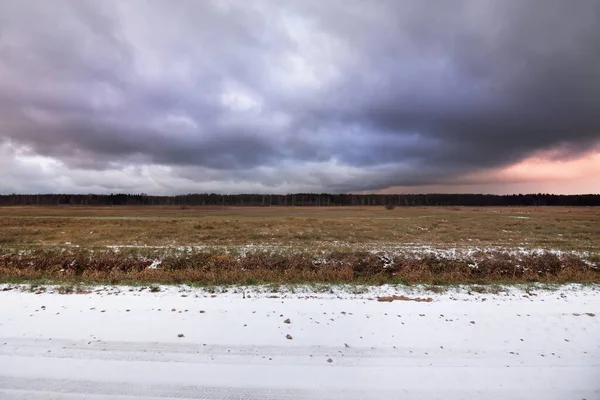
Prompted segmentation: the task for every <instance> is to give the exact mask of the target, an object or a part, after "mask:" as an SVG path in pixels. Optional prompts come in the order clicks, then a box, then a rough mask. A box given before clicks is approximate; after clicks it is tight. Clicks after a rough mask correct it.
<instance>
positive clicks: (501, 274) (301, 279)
mask: <svg viewBox="0 0 600 400" xmlns="http://www.w3.org/2000/svg"><path fill="white" fill-rule="evenodd" d="M40 280H41V281H50V282H57V283H73V282H85V283H89V284H139V283H140V282H144V283H147V284H182V283H190V284H194V285H228V284H239V285H254V284H271V283H278V284H303V283H356V284H375V285H379V284H386V283H389V284H456V283H464V284H494V283H528V282H545V283H570V282H579V283H600V260H598V258H597V257H593V258H592V259H590V258H585V257H582V256H579V255H576V254H572V253H564V254H554V253H551V252H538V253H526V254H515V253H510V252H501V251H496V252H488V253H474V254H470V255H468V256H463V257H453V258H447V257H441V256H439V255H435V254H424V255H419V254H400V255H395V256H390V255H389V254H386V253H376V252H366V251H332V252H327V253H320V254H311V253H306V252H269V251H251V252H247V253H245V254H242V255H239V254H231V253H224V252H219V251H206V250H204V251H203V250H200V251H193V252H181V253H165V255H164V256H162V257H160V258H156V257H154V258H152V257H148V256H146V255H143V253H139V252H137V253H136V252H130V253H127V252H124V253H121V252H115V251H114V250H89V249H37V250H31V251H27V252H8V251H6V250H4V251H0V281H2V282H28V281H40Z"/></svg>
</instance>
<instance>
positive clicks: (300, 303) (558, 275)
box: [0, 207, 600, 400]
mask: <svg viewBox="0 0 600 400" xmlns="http://www.w3.org/2000/svg"><path fill="white" fill-rule="evenodd" d="M599 239H600V209H597V208H560V207H556V208H554V207H552V208H551V207H547V208H508V207H507V208H463V207H457V208H434V207H432V208H396V209H394V210H386V209H384V208H383V207H371V208H308V207H302V208H301V207H297V208H276V207H264V208H241V207H238V208H222V207H219V208H203V207H200V208H183V209H182V208H179V207H104V208H85V207H46V208H43V207H38V208H24V207H10V208H0V248H1V250H0V278H1V280H2V281H3V283H2V282H0V398H3V399H4V398H7V399H38V400H49V399H58V398H60V399H89V400H92V399H93V400H97V399H108V398H117V397H118V398H120V399H129V400H134V399H175V398H178V399H197V398H202V399H210V400H225V399H233V398H236V399H249V400H250V399H272V400H274V399H284V400H306V399H319V400H340V399H356V400H358V399H373V400H375V399H438V400H441V399H464V400H474V399H480V398H486V399H498V400H499V399H530V398H552V399H557V400H558V399H560V400H563V399H564V400H567V399H592V398H593V399H596V398H600V397H599V396H600V387H599V384H598V379H597V375H598V374H597V371H598V365H599V364H600V346H599V343H598V339H597V338H598V337H599V336H600V318H599V317H598V315H600V308H599V305H600V301H599V300H600V285H598V283H600V268H599V267H600V240H599Z"/></svg>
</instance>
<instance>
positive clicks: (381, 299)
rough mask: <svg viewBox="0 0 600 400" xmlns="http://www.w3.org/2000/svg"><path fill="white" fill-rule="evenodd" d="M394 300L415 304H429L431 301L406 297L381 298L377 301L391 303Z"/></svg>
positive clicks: (429, 298)
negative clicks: (413, 302) (414, 302)
mask: <svg viewBox="0 0 600 400" xmlns="http://www.w3.org/2000/svg"><path fill="white" fill-rule="evenodd" d="M394 300H400V301H416V302H417V303H431V302H432V301H433V299H432V298H431V297H408V296H404V295H401V296H383V297H378V298H377V301H380V302H386V303H391V302H392V301H394Z"/></svg>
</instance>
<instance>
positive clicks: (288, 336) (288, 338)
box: [285, 333, 293, 340]
mask: <svg viewBox="0 0 600 400" xmlns="http://www.w3.org/2000/svg"><path fill="white" fill-rule="evenodd" d="M285 338H286V339H287V340H292V339H293V337H292V335H290V334H289V333H288V334H287V335H285Z"/></svg>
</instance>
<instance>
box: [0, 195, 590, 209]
mask: <svg viewBox="0 0 600 400" xmlns="http://www.w3.org/2000/svg"><path fill="white" fill-rule="evenodd" d="M390 204H392V205H395V206H600V195H598V194H587V195H553V194H541V193H539V194H525V195H522V194H518V195H516V194H515V195H491V194H327V193H321V194H318V193H296V194H283V195H279V194H273V195H269V194H267V195H262V194H230V195H221V194H214V193H211V194H186V195H178V196H150V195H146V194H110V195H104V194H9V195H0V206H36V205H39V206H49V205H72V206H77V205H80V206H120V205H132V206H133V205H135V206H137V205H140V206H141V205H150V206H163V205H165V206H167V205H168V206H172V205H176V206H217V205H220V206H383V205H390Z"/></svg>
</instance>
